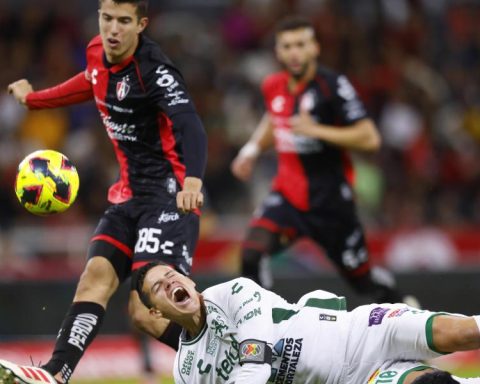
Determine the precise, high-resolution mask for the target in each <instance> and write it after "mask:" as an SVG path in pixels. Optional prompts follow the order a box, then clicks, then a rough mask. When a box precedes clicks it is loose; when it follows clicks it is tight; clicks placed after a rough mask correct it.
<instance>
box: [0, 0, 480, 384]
mask: <svg viewBox="0 0 480 384" xmlns="http://www.w3.org/2000/svg"><path fill="white" fill-rule="evenodd" d="M96 7H97V3H96V1H95V0H90V1H80V0H78V1H68V2H66V1H61V0H1V1H0V57H1V60H0V356H1V357H2V358H7V359H12V360H15V361H18V362H24V363H29V361H30V356H32V358H33V359H34V362H35V363H37V362H38V360H42V361H45V360H46V359H47V358H48V352H49V350H50V348H51V346H52V343H53V339H54V335H55V333H56V332H57V328H58V326H59V325H60V322H61V319H62V317H63V314H64V312H65V311H66V309H67V307H68V304H69V303H70V300H71V298H72V295H73V292H74V288H75V283H76V280H77V278H78V276H79V274H80V272H81V270H82V267H83V265H84V260H85V250H86V247H87V243H88V240H89V237H90V234H91V232H92V230H93V226H94V225H95V224H96V220H97V219H98V217H99V216H100V214H101V213H102V212H103V210H104V208H105V207H106V205H107V202H106V190H107V188H108V185H109V184H110V183H111V181H112V180H113V179H114V178H115V176H116V164H115V160H114V155H113V151H112V149H111V148H110V143H109V140H108V139H107V137H106V135H105V133H104V132H103V131H104V129H103V128H102V126H101V123H100V119H99V118H98V115H97V111H96V109H95V106H94V105H93V103H90V104H84V105H80V106H76V107H74V108H70V109H61V110H49V111H40V112H27V111H26V110H25V109H23V108H21V107H19V106H18V105H17V104H16V102H15V101H14V100H13V98H11V97H9V96H8V95H7V94H6V92H5V89H6V86H7V85H8V84H9V83H10V82H12V81H14V80H17V79H19V78H22V77H26V78H28V79H30V80H31V81H32V83H33V84H34V86H35V87H36V88H37V89H38V88H41V87H46V86H50V85H53V84H55V83H57V82H60V81H63V80H64V79H66V78H68V77H69V76H71V75H73V74H75V73H77V72H78V71H80V70H82V69H83V67H84V64H85V57H84V49H85V45H86V43H87V42H88V41H89V40H90V38H91V37H92V36H94V35H95V34H96V33H97V14H96V9H97V8H96ZM291 13H300V14H305V15H308V16H309V17H311V18H312V20H313V21H314V23H315V25H316V27H317V30H318V33H319V37H320V41H321V44H322V56H321V59H322V62H323V63H325V64H326V65H329V66H332V67H334V68H336V69H337V70H339V71H343V72H345V73H346V74H347V75H348V76H349V77H350V79H351V80H352V82H353V83H354V84H355V86H356V87H357V89H358V91H359V92H360V94H361V96H362V97H363V99H364V100H365V102H366V104H367V106H368V108H369V110H370V112H371V114H372V116H373V118H374V119H375V121H376V122H377V124H378V127H379V129H380V131H381V134H382V137H383V147H382V150H381V151H380V152H379V153H378V154H376V155H374V156H357V155H354V161H355V168H356V172H357V185H356V189H357V196H358V197H357V199H358V205H359V210H360V214H361V216H362V219H363V222H364V223H365V226H366V229H367V233H368V239H369V245H370V251H371V253H372V258H373V259H374V260H375V261H376V262H378V263H380V264H383V265H386V266H388V267H390V268H391V269H393V270H394V271H395V272H396V273H397V276H398V279H399V282H400V285H401V287H402V288H403V289H404V290H405V291H409V292H412V293H414V294H416V295H417V296H418V297H419V299H420V301H421V302H422V303H423V305H424V306H425V307H427V308H431V309H443V310H448V311H452V312H455V311H458V312H463V313H467V314H474V313H479V312H480V310H479V305H478V297H479V293H480V288H479V278H478V272H479V271H480V229H479V224H480V207H479V203H480V153H479V151H480V146H479V141H480V88H479V84H480V32H479V31H480V30H479V28H478V20H479V18H480V1H479V0H455V1H454V0H435V1H432V0H361V1H358V0H237V1H234V0H162V1H153V0H151V24H150V27H149V30H148V34H149V35H150V36H151V37H153V38H154V39H156V40H157V41H159V42H160V44H161V45H162V47H163V49H164V51H165V52H166V53H167V54H168V55H169V56H170V57H171V58H172V60H173V61H174V62H175V63H176V64H177V65H178V66H179V68H180V69H181V70H182V72H183V74H184V75H185V77H186V80H187V84H188V86H189V89H190V92H191V94H192V96H193V98H194V100H195V102H196V105H197V108H198V111H199V113H200V115H201V116H202V118H203V121H204V123H205V126H206V129H207V130H208V135H209V162H208V169H207V173H206V177H205V186H206V190H207V194H208V206H207V208H206V209H205V214H204V216H203V218H202V234H201V240H200V244H199V247H198V251H197V254H196V259H195V265H194V272H195V275H194V276H195V277H196V278H197V279H198V281H199V284H200V286H201V287H202V286H206V285H208V284H210V283H212V282H215V281H221V280H222V279H225V278H226V277H229V276H236V275H237V274H238V261H239V260H238V251H239V241H240V240H241V238H242V236H243V233H244V230H245V225H246V223H247V221H248V217H249V215H250V213H251V212H252V211H253V209H254V207H255V205H256V204H257V203H258V202H259V201H260V200H261V198H262V197H263V196H264V195H265V193H266V191H267V190H268V188H269V181H270V176H271V175H272V173H273V172H274V169H275V159H274V157H273V155H267V156H265V157H264V158H263V159H262V161H261V163H260V165H259V167H258V169H257V171H256V173H255V177H254V180H253V181H252V182H251V183H249V184H242V183H240V182H238V181H236V180H235V179H234V178H233V176H232V175H231V173H230V171H229V166H230V161H231V160H232V159H233V157H234V156H235V154H236V152H237V150H238V149H239V148H240V146H241V145H242V144H243V143H244V142H245V140H246V139H247V137H248V136H249V134H250V133H251V132H252V130H253V129H254V127H255V124H256V121H257V119H258V118H259V116H260V114H261V112H262V103H261V96H260V94H259V87H258V85H259V82H260V81H261V79H262V78H263V76H264V75H266V74H267V73H269V72H271V71H273V70H275V69H276V68H277V67H276V63H275V59H274V57H273V56H272V50H271V47H272V36H271V34H270V31H271V27H272V26H273V25H274V24H275V22H276V21H277V20H278V19H279V18H280V17H282V16H284V15H287V14H291ZM40 148H51V149H57V150H60V151H62V152H64V153H65V154H67V155H68V156H69V157H70V159H71V160H72V161H73V162H74V163H75V164H76V166H77V168H78V170H79V173H80V184H81V186H80V193H79V197H78V199H77V202H76V203H75V204H74V206H73V207H72V208H71V209H70V210H69V211H68V212H67V213H65V214H62V215H58V216H55V217H50V218H39V217H34V216H32V215H30V214H28V213H27V212H26V211H24V210H23V208H21V207H20V205H19V204H18V203H17V202H16V200H15V195H14V193H13V187H12V186H13V181H14V177H15V172H16V167H17V164H18V162H19V161H20V160H21V159H22V158H23V157H24V156H25V155H26V154H28V153H30V152H31V151H33V150H36V149H40ZM273 268H274V270H275V274H276V276H277V280H276V289H277V291H279V292H280V293H282V294H283V295H285V296H287V297H288V298H290V299H292V300H295V299H297V298H298V297H299V296H300V294H301V293H302V292H305V291H307V290H309V289H314V288H324V289H331V290H335V291H336V292H339V293H343V294H345V295H347V297H348V299H349V302H350V306H351V307H353V306H355V305H358V304H360V303H361V302H362V300H361V299H360V298H358V297H355V295H353V293H352V292H350V291H349V289H348V288H347V287H345V286H344V285H343V283H342V282H340V281H339V280H338V278H337V276H336V275H335V272H334V271H333V270H332V267H331V265H330V264H329V262H328V261H326V260H325V259H324V258H323V255H322V254H321V251H319V250H317V249H315V247H313V246H312V245H311V244H310V243H308V242H306V241H305V242H300V243H299V244H298V245H297V246H295V247H294V249H292V250H289V251H288V252H286V253H285V254H282V255H278V256H277V257H276V258H275V259H274V260H273ZM126 293H127V290H126V287H124V288H123V289H122V290H121V291H120V292H119V293H118V295H116V296H115V298H114V300H113V302H112V304H111V305H110V308H109V313H108V314H107V318H106V321H105V326H104V328H103V332H102V336H101V337H99V338H98V340H96V341H95V342H94V344H93V345H92V348H91V350H89V352H88V353H87V354H86V356H85V358H84V360H83V361H82V362H81V364H80V366H79V369H78V372H77V375H76V380H77V381H74V382H85V381H81V380H94V379H97V382H107V381H106V378H110V379H113V381H112V382H117V383H118V382H120V381H119V378H122V379H123V378H132V381H129V382H132V383H133V382H139V381H138V380H137V381H134V380H135V378H137V377H140V372H141V361H140V358H139V356H140V354H139V350H140V349H139V347H138V343H137V341H136V340H135V338H134V337H133V336H132V335H131V332H130V326H129V324H128V320H127V318H126ZM151 348H152V351H153V359H154V366H155V370H156V372H157V373H158V374H159V375H161V376H162V375H163V376H164V377H168V376H169V364H171V359H172V358H173V355H172V352H171V351H169V350H167V349H166V348H164V347H162V346H159V345H158V344H155V343H153V344H151ZM479 361H480V358H479V355H478V354H477V353H471V354H463V355H462V358H457V359H446V360H445V361H444V362H443V364H445V365H446V366H449V367H452V368H453V369H455V370H457V371H458V370H460V371H461V372H465V370H466V369H470V368H472V367H475V366H478V362H479Z"/></svg>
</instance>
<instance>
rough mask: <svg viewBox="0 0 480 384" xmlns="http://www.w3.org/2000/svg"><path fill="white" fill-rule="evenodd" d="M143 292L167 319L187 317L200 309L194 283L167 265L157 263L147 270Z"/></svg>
mask: <svg viewBox="0 0 480 384" xmlns="http://www.w3.org/2000/svg"><path fill="white" fill-rule="evenodd" d="M143 292H145V293H146V294H147V295H148V297H149V298H150V302H151V303H152V305H153V307H154V309H156V310H158V311H160V312H161V314H162V316H163V317H165V318H167V319H170V320H181V319H182V318H187V319H188V318H190V317H191V316H192V315H195V314H196V313H198V312H199V311H200V297H199V294H198V292H197V291H196V290H195V283H194V282H193V281H192V280H191V279H189V278H188V277H186V276H184V275H182V274H180V273H178V272H177V271H175V270H174V269H172V268H171V267H169V266H166V265H159V266H156V267H154V268H152V269H151V270H150V271H148V273H147V275H146V276H145V280H144V284H143Z"/></svg>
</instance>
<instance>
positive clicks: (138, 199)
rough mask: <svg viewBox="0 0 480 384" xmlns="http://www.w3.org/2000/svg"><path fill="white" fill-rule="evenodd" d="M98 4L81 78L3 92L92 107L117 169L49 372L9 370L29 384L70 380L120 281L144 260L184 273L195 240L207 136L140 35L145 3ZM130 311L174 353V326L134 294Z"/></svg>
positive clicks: (31, 103)
mask: <svg viewBox="0 0 480 384" xmlns="http://www.w3.org/2000/svg"><path fill="white" fill-rule="evenodd" d="M99 7H100V9H99V28H100V35H99V36H97V37H94V38H93V39H92V40H91V42H90V43H89V44H88V47H87V51H86V54H87V68H86V69H85V71H84V72H81V73H79V74H78V75H76V76H75V77H73V78H71V79H70V80H68V81H66V82H64V83H62V84H60V85H57V86H55V87H53V88H49V89H45V90H42V91H36V92H34V91H33V88H32V86H31V85H30V83H29V82H28V81H27V80H24V79H23V80H19V81H17V82H14V83H12V84H10V85H9V87H8V90H9V92H10V93H11V94H13V96H14V97H15V98H16V99H17V100H18V101H19V102H21V103H22V104H24V105H26V106H27V107H28V108H30V109H38V108H57V107H62V106H68V105H71V104H75V103H80V102H84V101H87V100H94V101H95V103H96V106H97V108H98V111H99V113H100V118H101V120H102V122H103V125H104V126H105V129H106V132H107V134H108V136H109V138H110V140H111V142H112V144H113V147H114V150H115V154H116V157H117V160H118V163H119V166H120V174H119V179H118V181H117V182H116V183H115V184H114V185H113V186H112V187H111V188H110V190H109V194H108V200H109V201H110V202H111V203H112V205H111V206H110V207H109V208H108V209H107V210H106V212H105V213H104V215H103V217H102V218H101V219H100V221H99V224H98V226H97V228H96V230H95V233H94V235H93V237H92V241H91V244H90V247H89V250H88V262H87V264H86V268H85V270H84V272H83V274H82V275H81V277H80V281H79V283H78V286H77V290H76V293H75V297H74V299H73V303H72V305H71V307H70V309H69V311H68V313H67V314H66V317H65V319H64V321H63V324H62V326H61V330H60V333H59V336H58V339H57V342H56V346H55V350H54V352H53V355H52V358H51V360H50V361H49V362H48V363H47V364H45V365H44V366H43V368H44V370H45V371H46V372H47V373H45V371H44V370H41V371H39V368H32V370H31V371H29V370H28V369H25V370H22V369H20V370H14V371H16V372H24V375H23V376H20V377H18V378H20V379H21V380H23V381H25V382H27V383H33V382H35V380H36V378H37V376H38V377H40V378H42V377H43V376H42V375H41V374H40V372H42V373H44V374H45V377H47V379H48V380H50V379H52V377H55V379H56V380H57V381H58V382H68V380H69V379H70V376H71V374H72V372H73V370H74V369H75V367H76V365H77V363H78V362H79V360H80V358H81V357H82V355H83V353H84V352H85V350H86V348H87V347H88V345H89V344H90V343H91V341H92V340H93V339H94V337H95V335H96V334H97V332H98V330H99V328H100V325H101V323H102V319H103V317H104V314H105V308H106V306H107V303H108V301H109V299H110V297H111V296H112V295H113V293H114V292H115V291H116V289H117V287H118V286H119V284H121V283H122V282H123V281H124V280H125V279H127V277H129V276H130V274H131V273H132V270H133V271H135V270H136V269H138V268H139V267H140V266H142V265H144V264H146V263H148V262H151V261H152V260H162V261H163V262H166V263H168V264H170V265H172V266H174V267H175V268H176V269H177V270H178V271H179V272H181V273H183V274H186V275H188V274H189V272H190V268H191V264H192V255H193V252H194V249H195V246H196V242H197V238H198V230H199V208H200V207H201V206H202V204H203V199H204V197H203V194H202V190H201V189H202V177H203V173H204V169H205V164H206V156H207V149H206V148H207V145H206V144H207V139H206V134H205V130H204V127H203V125H202V123H201V121H200V119H199V116H198V115H197V112H196V110H195V108H194V105H193V102H192V100H191V99H190V96H189V94H188V92H187V89H186V86H185V83H184V80H183V78H182V76H181V74H180V73H179V71H178V70H177V69H176V68H175V66H174V65H173V64H172V62H171V61H170V60H169V59H168V58H167V57H166V56H165V54H164V53H163V52H162V51H161V49H160V48H159V46H158V45H157V44H156V43H155V42H153V41H152V40H150V39H149V38H147V37H146V36H144V35H143V31H144V29H145V28H146V26H147V24H148V18H147V8H148V0H100V1H99ZM39 128H40V127H39ZM45 129H47V128H45ZM80 145H81V144H80ZM129 313H130V316H131V318H132V320H133V322H134V324H135V325H137V326H138V327H139V328H140V329H142V330H143V331H145V332H147V333H149V334H151V335H153V336H154V337H155V338H157V339H159V340H161V341H164V342H166V343H167V344H169V345H171V346H173V347H176V346H177V344H178V335H179V331H180V327H178V326H170V325H169V326H168V327H166V326H165V325H164V324H157V323H154V322H152V321H151V320H149V318H150V317H149V316H148V310H147V309H146V308H145V307H144V306H143V305H142V304H141V302H140V300H139V298H138V294H137V293H136V292H135V291H134V290H132V293H131V296H130V301H129ZM165 324H167V322H165ZM0 367H1V363H0ZM32 372H33V373H32ZM17 376H18V375H17ZM50 376H52V377H50ZM52 380H53V379H52ZM38 382H41V381H38ZM51 382H54V381H51Z"/></svg>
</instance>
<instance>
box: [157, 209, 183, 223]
mask: <svg viewBox="0 0 480 384" xmlns="http://www.w3.org/2000/svg"><path fill="white" fill-rule="evenodd" d="M179 218H180V215H179V214H178V212H165V211H162V214H161V215H160V217H159V218H158V223H168V222H170V221H177V220H178V219H179Z"/></svg>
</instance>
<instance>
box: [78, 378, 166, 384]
mask: <svg viewBox="0 0 480 384" xmlns="http://www.w3.org/2000/svg"><path fill="white" fill-rule="evenodd" d="M156 382H157V383H161V384H174V381H173V378H171V377H161V378H159V379H158V380H157V381H156ZM142 383H143V382H142V379H140V378H130V379H115V378H110V379H98V380H72V381H71V384H142Z"/></svg>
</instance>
